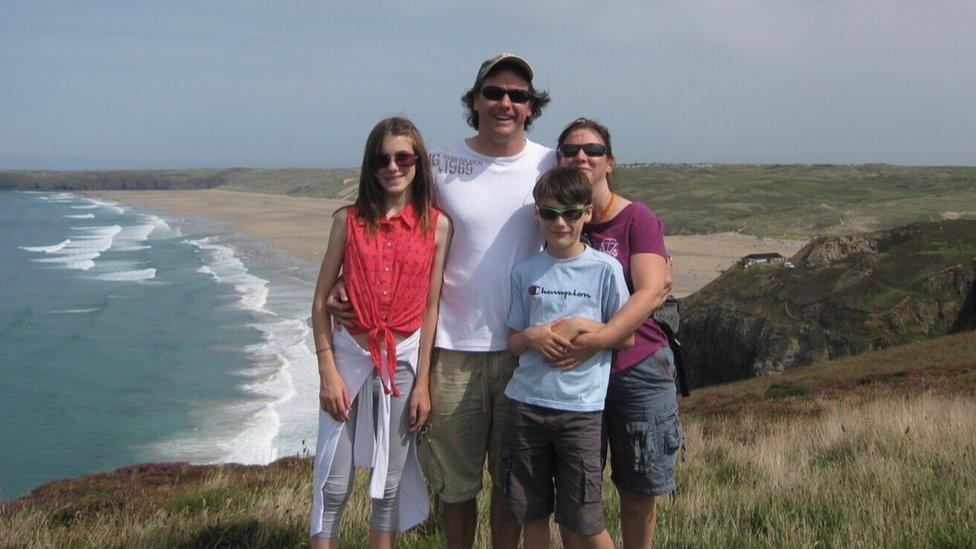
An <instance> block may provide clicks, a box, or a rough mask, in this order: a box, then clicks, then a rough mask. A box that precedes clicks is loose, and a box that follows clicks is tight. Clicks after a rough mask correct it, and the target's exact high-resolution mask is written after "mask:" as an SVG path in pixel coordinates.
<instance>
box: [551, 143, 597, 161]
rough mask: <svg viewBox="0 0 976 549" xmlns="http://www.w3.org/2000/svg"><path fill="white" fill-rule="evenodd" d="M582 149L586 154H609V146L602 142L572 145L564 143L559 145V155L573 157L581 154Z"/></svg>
mask: <svg viewBox="0 0 976 549" xmlns="http://www.w3.org/2000/svg"><path fill="white" fill-rule="evenodd" d="M580 149H583V153H584V154H586V156H603V155H605V154H607V146H606V145H603V144H601V143H587V144H585V145H570V144H569V143H563V144H562V145H560V146H559V155H560V156H562V157H563V158H572V157H574V156H576V155H577V154H579V152H580Z"/></svg>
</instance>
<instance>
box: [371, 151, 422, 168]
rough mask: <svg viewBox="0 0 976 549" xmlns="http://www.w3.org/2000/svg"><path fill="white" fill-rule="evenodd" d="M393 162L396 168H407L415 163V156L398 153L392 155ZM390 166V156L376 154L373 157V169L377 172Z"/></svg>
mask: <svg viewBox="0 0 976 549" xmlns="http://www.w3.org/2000/svg"><path fill="white" fill-rule="evenodd" d="M393 162H395V163H396V165H397V167H398V168H409V167H411V166H413V165H414V164H416V163H417V155H416V154H414V153H408V152H398V153H396V154H394V155H393ZM389 165H390V155H388V154H378V155H376V156H374V157H373V169H374V170H379V169H382V168H385V167H387V166H389Z"/></svg>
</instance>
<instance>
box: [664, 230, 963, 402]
mask: <svg viewBox="0 0 976 549" xmlns="http://www.w3.org/2000/svg"><path fill="white" fill-rule="evenodd" d="M974 286H976V221H972V220H955V221H941V222H929V223H914V224H911V225H906V226H902V227H898V228H895V229H891V230H885V231H874V232H867V233H859V234H852V235H845V236H840V237H829V238H818V239H815V240H813V241H811V242H810V243H809V244H807V245H806V246H805V247H803V248H802V249H801V250H800V251H799V252H797V254H796V255H795V256H793V257H792V258H791V259H790V260H789V262H786V263H781V264H769V265H763V264H760V265H752V266H749V267H744V266H739V265H737V266H735V267H733V268H731V269H730V270H728V271H727V272H726V273H724V274H723V275H722V276H721V277H719V278H718V279H716V280H715V281H713V282H712V283H711V284H709V285H708V286H706V287H705V288H703V289H702V290H701V291H699V292H698V293H696V294H694V295H692V296H690V297H689V298H687V299H686V300H684V301H683V303H682V308H683V318H682V324H681V330H680V333H679V337H680V338H681V340H682V343H683V344H684V349H685V360H686V363H687V365H688V375H689V382H690V383H691V384H692V385H695V386H701V385H710V384H714V383H722V382H726V381H731V380H735V379H742V378H746V377H752V376H757V375H765V374H773V373H778V372H782V371H784V370H785V369H788V368H792V367H794V366H799V365H803V364H810V363H813V362H816V361H821V360H826V359H830V358H835V357H839V356H844V355H851V354H856V353H861V352H864V351H869V350H876V349H882V348H885V347H889V346H892V345H898V344H902V343H908V342H912V341H918V340H921V339H927V338H931V337H935V336H940V335H945V334H948V333H954V332H959V331H964V330H970V329H973V328H974V327H976V303H974V300H976V291H974Z"/></svg>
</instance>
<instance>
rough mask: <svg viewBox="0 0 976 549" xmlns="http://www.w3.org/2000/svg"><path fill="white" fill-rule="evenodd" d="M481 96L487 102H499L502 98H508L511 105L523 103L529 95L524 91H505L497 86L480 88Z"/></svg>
mask: <svg viewBox="0 0 976 549" xmlns="http://www.w3.org/2000/svg"><path fill="white" fill-rule="evenodd" d="M481 95H483V96H484V98H485V99H487V100H489V101H501V100H502V97H505V96H506V95H507V96H508V99H509V101H511V102H512V103H525V102H526V101H528V100H529V98H530V97H531V95H529V92H527V91H525V90H506V89H505V88H499V87H498V86H485V87H483V88H481Z"/></svg>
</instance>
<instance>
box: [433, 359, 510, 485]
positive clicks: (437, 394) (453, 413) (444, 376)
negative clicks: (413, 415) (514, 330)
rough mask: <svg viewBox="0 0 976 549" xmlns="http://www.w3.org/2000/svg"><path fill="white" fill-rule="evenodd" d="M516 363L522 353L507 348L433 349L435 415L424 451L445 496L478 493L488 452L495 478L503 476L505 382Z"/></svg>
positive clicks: (496, 483) (506, 404) (434, 478)
mask: <svg viewBox="0 0 976 549" xmlns="http://www.w3.org/2000/svg"><path fill="white" fill-rule="evenodd" d="M517 366H518V358H516V357H514V356H512V354H511V353H509V352H508V351H488V352H469V351H451V350H447V349H435V350H434V360H433V361H432V363H431V371H430V400H431V411H430V420H429V421H428V423H427V426H426V427H425V429H424V432H423V434H422V436H421V438H420V451H419V453H420V455H419V457H420V464H421V467H423V470H424V474H425V475H426V476H427V482H429V483H430V485H431V487H432V488H433V489H434V491H435V492H436V493H437V495H438V497H440V499H441V501H444V502H447V503H458V502H462V501H468V500H470V499H474V498H475V497H476V496H477V495H478V492H480V491H481V485H482V474H483V471H484V465H485V455H486V454H487V456H488V470H489V471H490V473H491V477H492V479H500V478H501V477H500V475H499V474H498V471H499V467H500V463H499V458H500V455H501V446H502V433H503V432H504V429H505V425H506V422H507V418H508V397H506V396H505V387H506V386H507V385H508V381H509V380H510V379H511V378H512V372H514V371H515V368H516V367H517ZM493 483H494V484H495V485H496V486H497V485H498V481H497V480H493Z"/></svg>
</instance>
